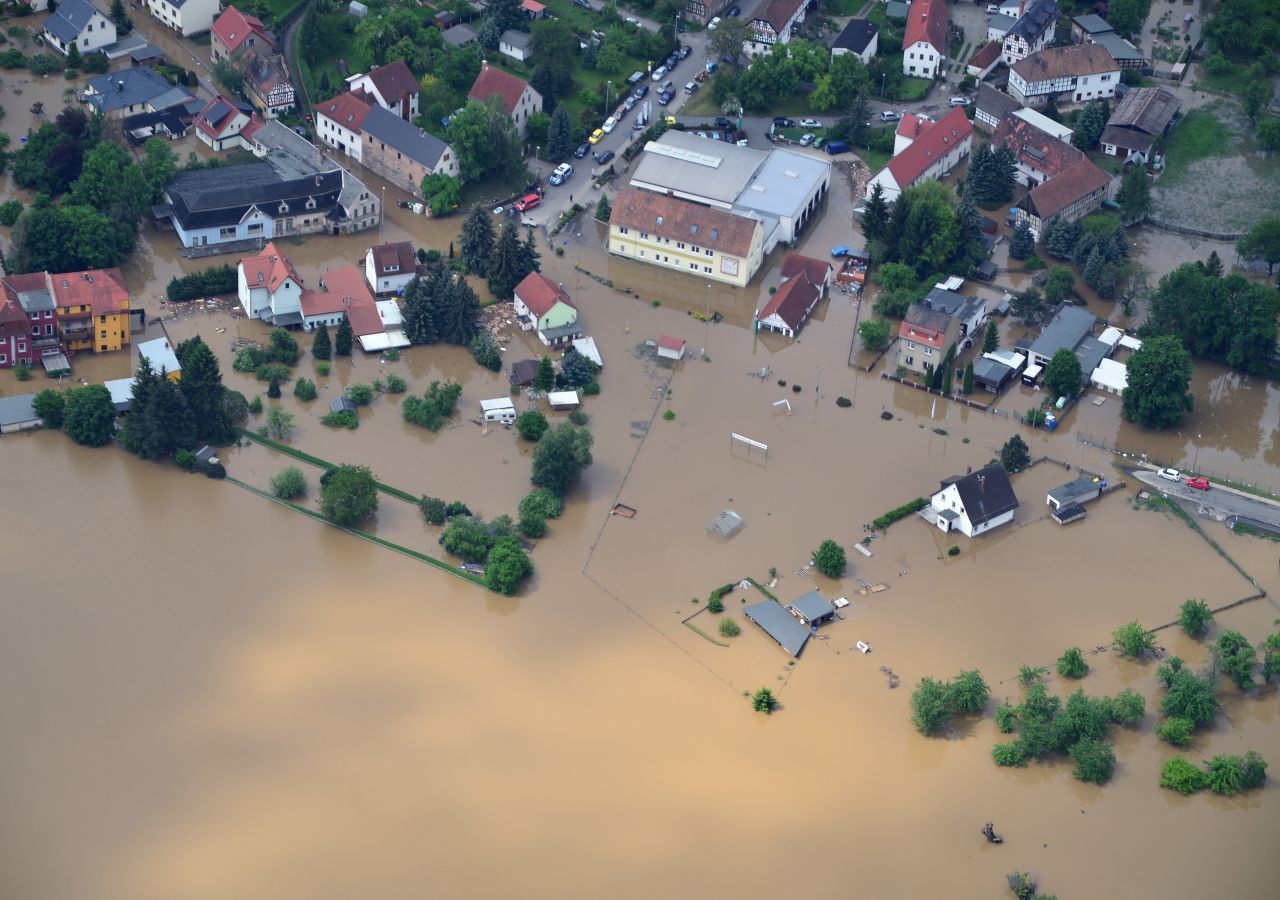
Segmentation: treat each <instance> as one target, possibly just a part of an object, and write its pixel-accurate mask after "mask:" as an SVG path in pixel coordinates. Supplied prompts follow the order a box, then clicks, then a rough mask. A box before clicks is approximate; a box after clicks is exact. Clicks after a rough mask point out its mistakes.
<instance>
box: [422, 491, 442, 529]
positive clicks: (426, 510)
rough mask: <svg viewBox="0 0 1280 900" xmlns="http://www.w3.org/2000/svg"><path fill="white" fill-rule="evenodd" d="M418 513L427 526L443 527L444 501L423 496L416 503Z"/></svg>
mask: <svg viewBox="0 0 1280 900" xmlns="http://www.w3.org/2000/svg"><path fill="white" fill-rule="evenodd" d="M418 511H419V512H421V513H422V518H423V519H424V520H425V521H426V522H427V524H428V525H443V524H444V520H445V506H444V501H443V500H441V499H440V498H439V497H427V496H425V495H424V496H423V498H422V499H421V500H419V501H418Z"/></svg>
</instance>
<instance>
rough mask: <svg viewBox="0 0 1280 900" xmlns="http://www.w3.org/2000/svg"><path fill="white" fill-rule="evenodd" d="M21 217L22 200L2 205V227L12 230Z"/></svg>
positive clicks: (0, 204)
mask: <svg viewBox="0 0 1280 900" xmlns="http://www.w3.org/2000/svg"><path fill="white" fill-rule="evenodd" d="M20 215H22V201H21V200H6V201H5V202H4V203H0V225H4V226H6V227H10V228H11V227H13V224H14V223H15V222H17V221H18V216H20Z"/></svg>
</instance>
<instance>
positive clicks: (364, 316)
mask: <svg viewBox="0 0 1280 900" xmlns="http://www.w3.org/2000/svg"><path fill="white" fill-rule="evenodd" d="M347 321H349V322H350V323H351V332H352V333H353V334H354V335H355V336H356V337H363V336H364V335H366V334H380V333H382V332H384V331H386V330H387V326H386V325H385V324H383V321H382V316H380V315H378V307H377V305H376V304H374V303H367V304H366V303H353V304H352V305H351V306H349V307H347Z"/></svg>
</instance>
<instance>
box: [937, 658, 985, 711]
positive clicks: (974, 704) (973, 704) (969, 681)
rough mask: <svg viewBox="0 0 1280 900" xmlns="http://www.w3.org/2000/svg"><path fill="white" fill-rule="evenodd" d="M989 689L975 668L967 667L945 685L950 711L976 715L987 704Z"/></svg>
mask: <svg viewBox="0 0 1280 900" xmlns="http://www.w3.org/2000/svg"><path fill="white" fill-rule="evenodd" d="M990 696H991V691H990V690H989V689H988V688H987V683H986V682H985V681H984V680H983V679H982V673H981V672H979V671H978V670H977V669H969V670H966V671H964V672H961V673H960V674H959V675H957V676H956V679H955V681H952V682H950V683H949V684H948V685H947V702H948V703H950V704H951V710H952V712H955V713H958V714H960V715H967V716H971V715H976V714H977V713H980V712H982V710H983V708H984V707H985V706H986V705H987V700H988V699H989V698H990Z"/></svg>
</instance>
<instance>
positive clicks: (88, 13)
mask: <svg viewBox="0 0 1280 900" xmlns="http://www.w3.org/2000/svg"><path fill="white" fill-rule="evenodd" d="M44 39H45V40H46V41H47V42H48V43H49V46H51V47H53V48H54V49H55V50H57V51H58V52H60V53H63V54H65V53H67V52H68V51H70V49H71V46H72V45H73V44H74V45H75V48H76V50H78V51H79V52H80V53H81V54H85V53H92V52H93V51H95V50H101V49H102V48H103V47H105V46H107V45H108V44H114V43H115V42H116V26H115V24H114V23H113V22H112V21H111V19H110V17H108V16H107V14H106V13H104V12H102V10H100V9H98V8H97V7H96V6H94V5H93V4H92V3H90V2H89V0H63V2H62V3H59V4H58V6H57V9H55V10H54V11H53V12H51V13H50V14H49V18H47V19H45V20H44Z"/></svg>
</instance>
